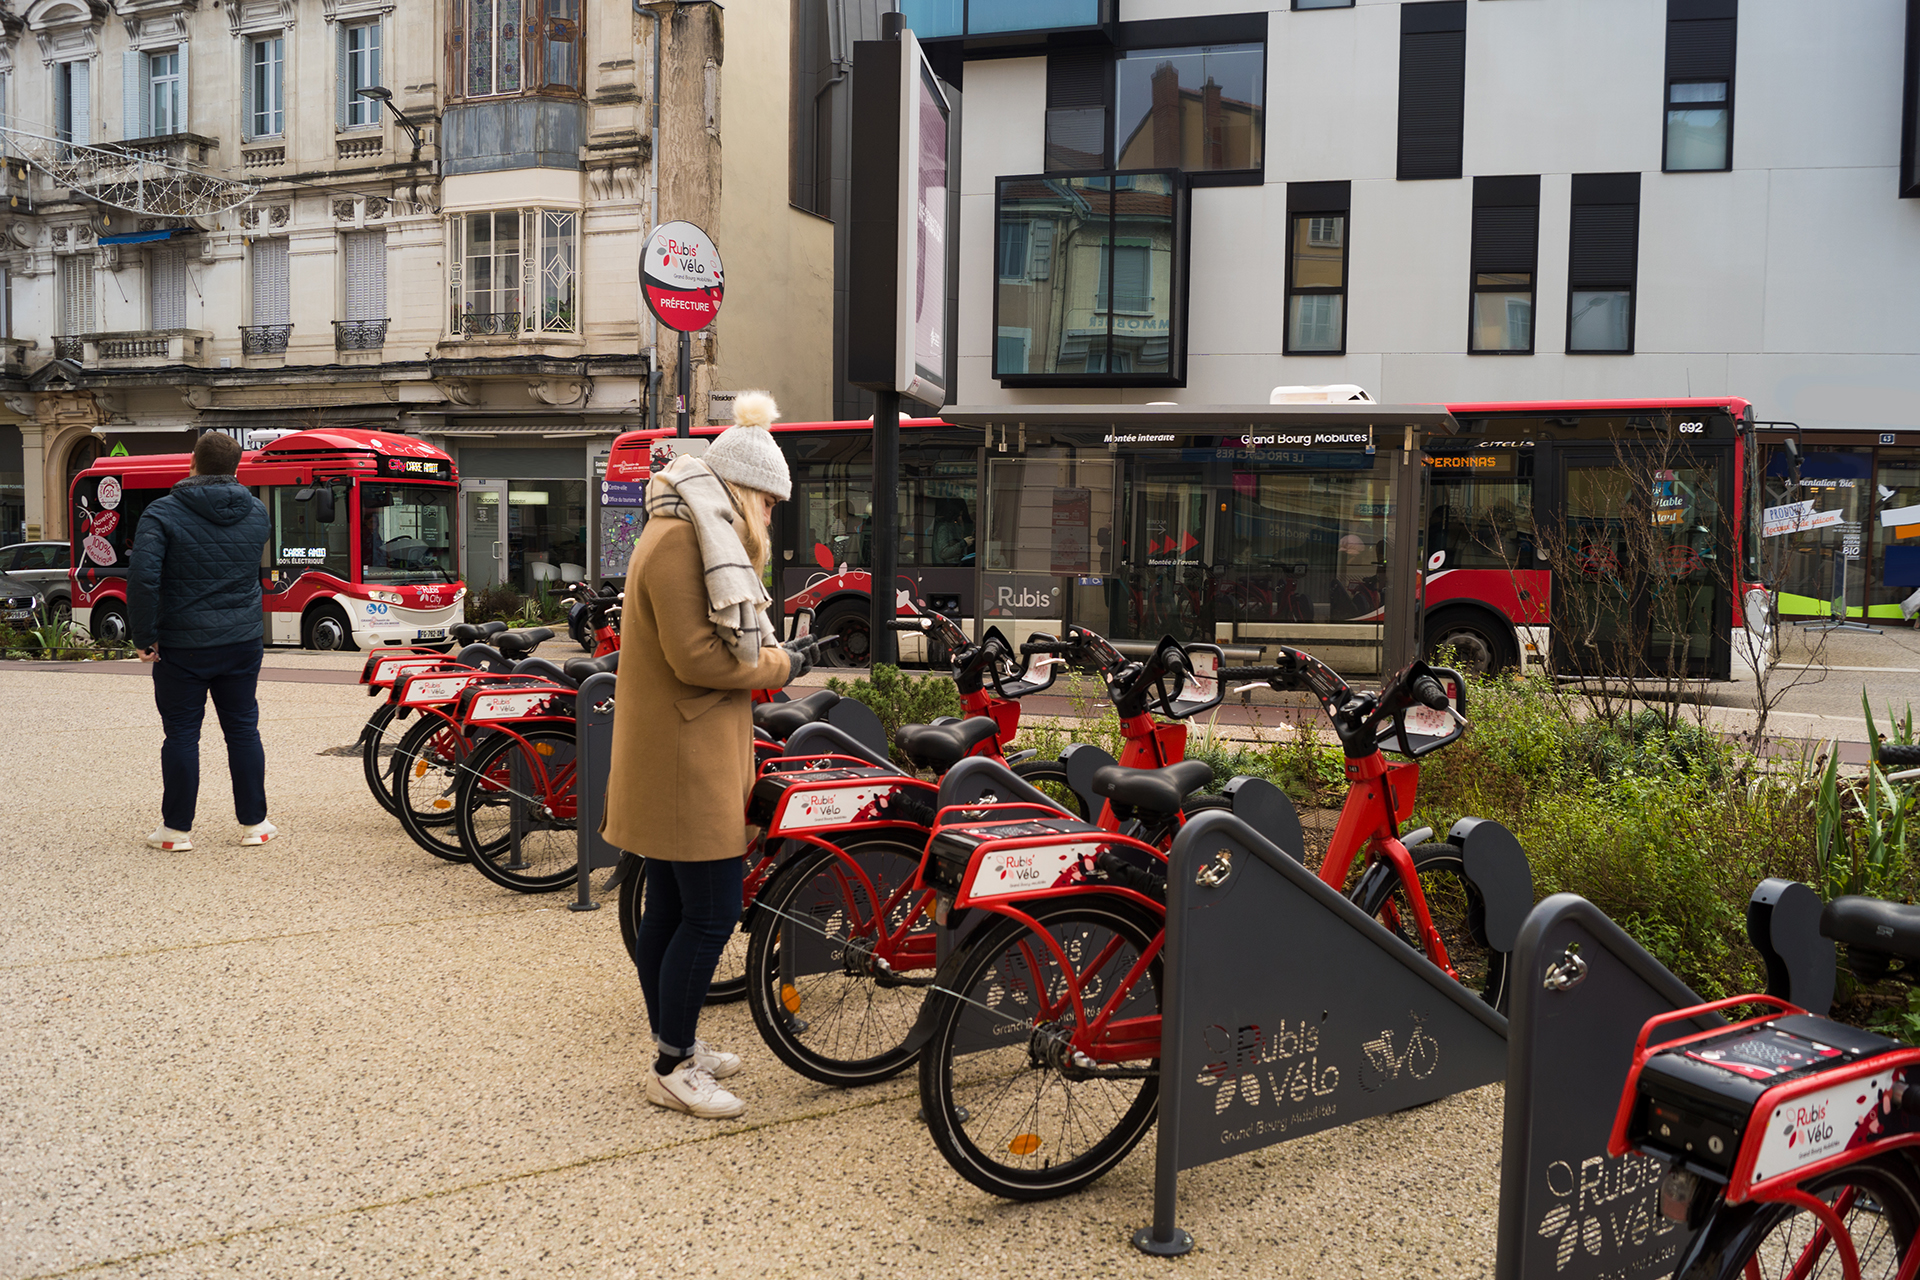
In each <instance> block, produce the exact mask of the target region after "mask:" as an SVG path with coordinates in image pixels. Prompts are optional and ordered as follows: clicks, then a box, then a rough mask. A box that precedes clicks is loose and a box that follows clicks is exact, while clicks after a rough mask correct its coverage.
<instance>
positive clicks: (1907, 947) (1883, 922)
mask: <svg viewBox="0 0 1920 1280" xmlns="http://www.w3.org/2000/svg"><path fill="white" fill-rule="evenodd" d="M1820 933H1821V936H1823V937H1827V938H1832V939H1833V940H1834V941H1835V942H1838V943H1841V944H1842V945H1844V946H1847V947H1851V948H1853V949H1854V950H1857V951H1873V952H1878V953H1879V954H1881V955H1887V956H1897V957H1899V958H1900V959H1902V960H1920V904H1911V903H1905V902H1888V901H1886V900H1884V899H1882V898H1863V897H1858V896H1849V897H1844V898H1835V899H1834V900H1833V901H1832V902H1829V903H1828V904H1827V905H1826V908H1825V909H1824V910H1822V911H1821V912H1820Z"/></svg>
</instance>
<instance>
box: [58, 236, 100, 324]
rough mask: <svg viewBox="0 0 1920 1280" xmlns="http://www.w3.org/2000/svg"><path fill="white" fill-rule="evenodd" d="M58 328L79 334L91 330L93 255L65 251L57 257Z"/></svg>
mask: <svg viewBox="0 0 1920 1280" xmlns="http://www.w3.org/2000/svg"><path fill="white" fill-rule="evenodd" d="M59 261H60V312H61V315H60V322H61V328H60V332H61V333H62V334H63V335H67V336H78V335H80V334H83V333H92V332H93V258H92V256H91V255H89V254H68V255H66V256H64V257H62V258H61V259H60V260H59Z"/></svg>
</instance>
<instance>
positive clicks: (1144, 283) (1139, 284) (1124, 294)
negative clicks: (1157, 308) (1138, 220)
mask: <svg viewBox="0 0 1920 1280" xmlns="http://www.w3.org/2000/svg"><path fill="white" fill-rule="evenodd" d="M1152 307H1153V248H1152V246H1150V245H1144V244H1114V245H1109V246H1108V247H1107V252H1106V253H1103V254H1102V255H1101V258H1100V286H1099V289H1098V293H1097V300H1096V301H1095V302H1094V309H1095V310H1096V311H1149V310H1151V309H1152Z"/></svg>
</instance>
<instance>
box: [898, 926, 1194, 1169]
mask: <svg viewBox="0 0 1920 1280" xmlns="http://www.w3.org/2000/svg"><path fill="white" fill-rule="evenodd" d="M1025 905H1027V906H1029V907H1031V911H1030V914H1031V915H1032V916H1033V918H1034V920H1035V921H1036V922H1037V923H1038V924H1039V925H1040V926H1041V927H1042V928H1043V929H1044V930H1045V931H1046V932H1047V933H1048V934H1050V935H1052V937H1053V938H1054V939H1055V940H1056V941H1057V942H1058V943H1059V944H1060V948H1061V951H1062V952H1063V953H1064V954H1065V955H1066V957H1067V959H1068V961H1069V963H1070V964H1071V965H1072V966H1073V971H1072V972H1067V971H1066V970H1065V969H1063V968H1062V966H1061V965H1060V963H1059V962H1058V961H1057V960H1056V959H1055V958H1054V955H1053V951H1052V949H1051V948H1049V947H1048V946H1047V945H1046V943H1045V942H1044V941H1043V940H1041V939H1040V938H1039V937H1038V936H1037V935H1036V934H1034V933H1033V931H1032V930H1030V929H1029V928H1028V927H1027V926H1026V925H1024V924H1022V923H1020V922H1019V921H1017V920H1011V919H1008V920H1002V921H1001V922H999V923H997V924H992V925H988V926H987V927H985V928H983V929H982V930H981V931H980V933H979V934H978V935H976V939H975V940H974V941H973V942H971V943H969V944H968V946H967V949H966V951H965V952H964V953H963V958H962V959H961V960H960V961H959V962H958V964H957V966H956V967H955V968H954V969H953V970H951V971H950V972H952V973H953V975H954V978H953V982H952V985H951V987H949V988H944V989H940V990H936V991H935V992H934V993H933V994H932V995H930V996H929V997H928V1000H929V1007H928V1018H929V1019H930V1021H931V1022H932V1024H933V1028H934V1030H933V1036H932V1038H931V1039H930V1040H929V1041H928V1042H927V1045H926V1047H925V1049H923V1050H922V1052H921V1058H920V1107H921V1110H922V1112H923V1114H924V1115H925V1116H926V1119H927V1128H928V1129H929V1131H931V1133H932V1134H933V1141H934V1145H935V1146H937V1147H939V1148H940V1154H941V1155H943V1156H945V1157H946V1159H947V1163H949V1164H951V1165H952V1166H953V1167H954V1169H955V1170H956V1171H957V1172H958V1173H959V1174H960V1176H961V1177H963V1178H965V1179H966V1180H967V1181H968V1182H971V1183H972V1184H973V1185H974V1186H976V1187H979V1188H980V1189H981V1190H983V1191H989V1192H992V1193H993V1194H994V1195H997V1196H1004V1197H1006V1198H1007V1199H1010V1200H1044V1199H1048V1198H1051V1197H1053V1196H1061V1195H1066V1194H1068V1193H1069V1192H1073V1191H1078V1190H1080V1189H1081V1188H1082V1187H1085V1186H1087V1185H1088V1184H1089V1183H1091V1182H1093V1181H1094V1180H1095V1179H1096V1178H1099V1177H1100V1176H1101V1175H1102V1174H1104V1173H1106V1172H1107V1171H1108V1170H1109V1169H1111V1168H1113V1167H1114V1166H1115V1165H1117V1164H1119V1163H1120V1161H1121V1160H1123V1159H1125V1158H1126V1155H1127V1153H1128V1152H1129V1151H1132V1150H1133V1148H1134V1146H1135V1145H1136V1144H1137V1143H1138V1142H1139V1141H1140V1139H1141V1138H1142V1137H1144V1136H1145V1135H1146V1132H1147V1130H1148V1128H1150V1127H1151V1126H1152V1124H1153V1120H1154V1115H1155V1113H1156V1111H1157V1110H1158V1108H1159V1103H1160V1080H1159V1071H1160V1064H1159V1060H1158V1058H1156V1057H1152V1056H1143V1057H1140V1058H1137V1059H1133V1060H1129V1061H1119V1062H1108V1061H1104V1060H1098V1061H1095V1062H1094V1063H1093V1064H1092V1065H1083V1064H1080V1063H1077V1062H1076V1059H1075V1055H1074V1053H1073V1050H1074V1049H1075V1048H1076V1047H1085V1046H1086V1045H1087V1044H1088V1042H1089V1040H1090V1032H1089V1031H1088V1029H1087V1024H1088V1023H1090V1022H1091V1021H1092V1020H1093V1019H1095V1018H1097V1017H1098V1016H1099V1013H1100V1010H1101V1009H1102V1008H1103V1007H1104V1006H1105V1005H1106V1004H1107V1002H1108V1001H1109V1000H1111V999H1113V998H1114V996H1115V995H1116V994H1119V995H1120V996H1121V1000H1120V1003H1119V1004H1118V1005H1117V1006H1116V1012H1115V1015H1114V1016H1115V1018H1116V1019H1147V1020H1149V1022H1150V1027H1147V1028H1146V1030H1150V1032H1151V1036H1152V1043H1153V1044H1155V1045H1156V1046H1157V1045H1158V1043H1159V1030H1158V1027H1159V1013H1160V985H1161V984H1160V979H1161V964H1160V959H1159V958H1158V957H1157V956H1156V957H1155V958H1154V960H1153V961H1152V962H1151V963H1150V964H1149V965H1147V966H1146V967H1145V968H1144V970H1143V971H1142V973H1141V974H1140V975H1139V978H1138V979H1137V980H1136V982H1135V984H1134V985H1133V987H1132V988H1131V989H1128V988H1126V987H1125V986H1124V983H1125V981H1126V979H1127V975H1128V974H1129V973H1130V972H1131V971H1132V969H1133V968H1134V966H1135V965H1136V963H1137V962H1138V961H1139V959H1140V957H1141V956H1142V955H1143V954H1145V952H1146V951H1147V949H1148V948H1149V947H1151V946H1152V945H1153V942H1154V940H1155V938H1157V937H1158V936H1159V934H1160V931H1161V928H1162V922H1161V921H1160V920H1159V919H1158V918H1156V917H1155V916H1154V915H1153V914H1152V913H1151V912H1149V911H1147V910H1145V909H1144V908H1142V907H1140V906H1138V905H1137V904H1135V903H1132V902H1129V901H1126V900H1124V899H1119V898H1115V897H1111V896H1108V895H1104V894H1085V895H1079V896H1075V897H1066V898H1054V899H1050V900H1046V901H1042V902H1037V903H1031V904H1025ZM1070 986H1078V988H1079V990H1080V993H1081V1009H1080V1012H1079V1013H1078V1014H1076V1013H1075V1012H1074V1008H1073V1005H1072V1003H1071V1000H1070V999H1069V997H1068V991H1069V988H1070ZM1135 1026H1136V1028H1140V1027H1142V1026H1143V1024H1135ZM1143 1034H1144V1032H1143Z"/></svg>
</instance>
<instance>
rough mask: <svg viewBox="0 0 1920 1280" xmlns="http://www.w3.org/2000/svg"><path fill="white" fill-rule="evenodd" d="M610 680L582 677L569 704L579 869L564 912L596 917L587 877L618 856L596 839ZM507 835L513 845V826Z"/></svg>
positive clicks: (608, 735)
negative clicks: (590, 913)
mask: <svg viewBox="0 0 1920 1280" xmlns="http://www.w3.org/2000/svg"><path fill="white" fill-rule="evenodd" d="M615 679H616V677H615V675H614V673H613V672H611V671H603V672H601V673H600V674H599V675H595V676H588V677H587V678H586V680H585V681H584V682H583V683H582V684H581V686H580V694H579V697H578V698H577V699H576V700H575V704H574V705H575V706H576V707H577V708H578V713H577V719H576V721H575V729H574V732H575V734H576V735H577V737H576V739H575V746H574V761H575V765H576V767H577V768H578V770H579V775H578V779H577V781H576V782H575V784H574V785H575V792H576V794H578V795H579V797H580V806H579V810H578V813H579V817H578V819H577V824H576V829H575V834H576V835H577V836H578V837H579V849H580V865H579V875H578V881H577V887H578V894H577V896H576V897H575V898H574V900H573V901H572V902H569V903H568V904H567V910H569V911H598V910H599V909H600V904H599V903H597V902H595V901H594V900H593V873H594V872H596V871H598V870H600V869H601V868H602V867H611V866H615V865H617V864H618V863H619V861H620V850H619V849H617V848H616V847H614V846H613V845H610V844H608V843H607V841H606V837H604V836H602V835H601V834H600V821H601V819H602V818H604V817H606V813H607V766H608V765H609V764H610V763H611V757H612V755H613V686H614V681H615ZM513 830H514V836H515V838H516V839H518V837H519V832H520V827H519V824H518V823H517V822H516V823H515V824H514V828H513ZM618 883H619V882H618V880H609V881H608V882H607V884H606V886H605V887H604V888H603V889H602V890H601V892H602V893H605V892H607V891H608V890H611V889H612V888H614V887H615V885H617V884H618Z"/></svg>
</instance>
